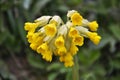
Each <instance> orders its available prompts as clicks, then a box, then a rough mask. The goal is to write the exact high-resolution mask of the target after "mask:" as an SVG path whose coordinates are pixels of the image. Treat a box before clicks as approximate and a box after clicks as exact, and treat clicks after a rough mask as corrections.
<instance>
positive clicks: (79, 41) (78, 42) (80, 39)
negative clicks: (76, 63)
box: [72, 35, 84, 46]
mask: <svg viewBox="0 0 120 80" xmlns="http://www.w3.org/2000/svg"><path fill="white" fill-rule="evenodd" d="M83 41H84V38H83V37H82V36H80V35H78V36H76V37H75V38H73V41H72V42H73V43H74V44H75V45H78V46H82V45H83V43H84V42H83Z"/></svg>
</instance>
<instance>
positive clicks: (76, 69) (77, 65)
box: [72, 55, 79, 80]
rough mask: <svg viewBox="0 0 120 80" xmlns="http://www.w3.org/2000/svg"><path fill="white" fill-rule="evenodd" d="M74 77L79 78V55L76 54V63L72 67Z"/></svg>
mask: <svg viewBox="0 0 120 80" xmlns="http://www.w3.org/2000/svg"><path fill="white" fill-rule="evenodd" d="M72 77H73V80H79V64H78V58H77V55H76V56H75V64H74V66H73V69H72Z"/></svg>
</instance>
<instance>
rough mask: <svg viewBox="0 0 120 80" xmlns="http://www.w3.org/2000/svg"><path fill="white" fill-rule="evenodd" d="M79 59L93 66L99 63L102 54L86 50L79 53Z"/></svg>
mask: <svg viewBox="0 0 120 80" xmlns="http://www.w3.org/2000/svg"><path fill="white" fill-rule="evenodd" d="M78 55H79V59H80V61H81V62H82V63H83V64H85V65H91V64H93V63H94V62H95V61H97V60H98V59H99V57H100V52H99V51H98V50H89V49H87V50H86V49H84V50H83V51H81V52H79V54H78Z"/></svg>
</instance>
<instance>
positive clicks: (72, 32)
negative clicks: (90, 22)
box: [68, 27, 79, 37]
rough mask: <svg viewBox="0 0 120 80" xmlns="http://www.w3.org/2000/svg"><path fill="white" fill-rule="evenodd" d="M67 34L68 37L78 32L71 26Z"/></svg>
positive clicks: (74, 35)
mask: <svg viewBox="0 0 120 80" xmlns="http://www.w3.org/2000/svg"><path fill="white" fill-rule="evenodd" d="M68 35H69V37H76V36H77V35H79V32H78V31H77V30H76V29H75V28H73V27H71V28H70V31H69V34H68Z"/></svg>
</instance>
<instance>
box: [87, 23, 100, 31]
mask: <svg viewBox="0 0 120 80" xmlns="http://www.w3.org/2000/svg"><path fill="white" fill-rule="evenodd" d="M88 26H89V28H90V30H91V31H97V28H98V23H97V22H96V21H92V22H89V23H88Z"/></svg>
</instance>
